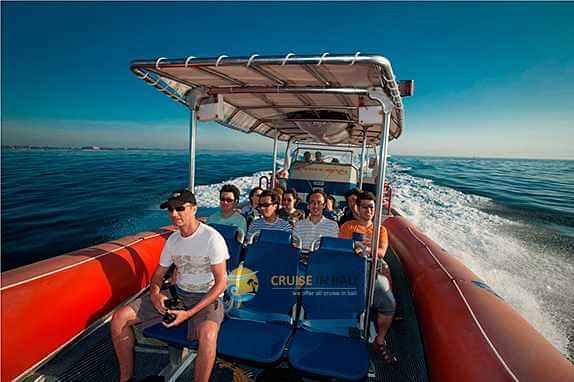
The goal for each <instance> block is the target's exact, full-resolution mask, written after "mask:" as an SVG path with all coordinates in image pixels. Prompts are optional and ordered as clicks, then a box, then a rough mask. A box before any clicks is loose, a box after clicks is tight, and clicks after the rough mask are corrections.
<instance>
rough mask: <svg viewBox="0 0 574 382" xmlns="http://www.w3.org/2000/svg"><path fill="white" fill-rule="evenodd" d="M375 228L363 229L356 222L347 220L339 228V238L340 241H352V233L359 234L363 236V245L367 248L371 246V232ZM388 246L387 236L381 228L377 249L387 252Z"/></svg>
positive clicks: (363, 227)
mask: <svg viewBox="0 0 574 382" xmlns="http://www.w3.org/2000/svg"><path fill="white" fill-rule="evenodd" d="M374 228H375V225H374V224H371V225H370V226H369V227H365V226H362V225H360V224H359V222H358V221H356V220H349V221H348V222H346V223H345V224H343V225H342V226H341V229H340V230H339V237H340V238H342V239H352V238H353V232H359V233H362V234H363V235H365V244H366V245H367V247H370V246H371V242H372V241H373V230H374ZM388 245H389V239H388V235H387V230H386V229H385V227H383V226H381V233H380V235H379V248H382V249H383V253H386V252H387V246H388Z"/></svg>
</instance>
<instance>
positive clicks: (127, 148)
mask: <svg viewBox="0 0 574 382" xmlns="http://www.w3.org/2000/svg"><path fill="white" fill-rule="evenodd" d="M0 148H1V149H12V150H84V151H138V150H140V151H183V152H185V151H188V149H187V148H158V147H130V146H122V147H107V146H97V145H86V146H49V145H46V146H37V145H14V144H2V145H1V146H0ZM197 151H216V152H241V153H257V154H266V153H268V154H269V155H271V154H273V153H272V152H267V151H256V150H249V149H245V150H242V149H239V148H234V149H225V148H212V147H208V148H197ZM278 155H280V156H283V153H279V152H278ZM388 157H389V158H392V157H418V158H445V159H451V158H452V159H515V160H554V161H574V156H573V157H526V156H516V157H512V156H488V155H487V156H481V155H472V156H465V155H449V154H440V155H437V154H400V153H397V154H389V156H388Z"/></svg>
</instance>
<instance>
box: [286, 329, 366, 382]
mask: <svg viewBox="0 0 574 382" xmlns="http://www.w3.org/2000/svg"><path fill="white" fill-rule="evenodd" d="M288 358H289V362H290V363H291V365H292V366H293V367H294V368H295V369H297V370H300V371H303V372H306V373H311V374H315V375H318V376H325V377H331V378H337V379H345V380H351V381H356V380H360V379H363V378H365V377H366V376H367V373H368V371H369V352H368V349H367V344H366V343H365V342H364V341H363V340H361V339H358V338H349V337H343V336H338V335H335V334H327V333H316V332H308V331H307V330H304V329H297V330H296V331H295V335H294V337H293V341H292V342H291V345H290V346H289V353H288Z"/></svg>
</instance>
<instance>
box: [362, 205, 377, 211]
mask: <svg viewBox="0 0 574 382" xmlns="http://www.w3.org/2000/svg"><path fill="white" fill-rule="evenodd" d="M360 207H361V208H364V209H369V210H374V209H375V206H373V205H371V204H369V205H363V204H362V205H360Z"/></svg>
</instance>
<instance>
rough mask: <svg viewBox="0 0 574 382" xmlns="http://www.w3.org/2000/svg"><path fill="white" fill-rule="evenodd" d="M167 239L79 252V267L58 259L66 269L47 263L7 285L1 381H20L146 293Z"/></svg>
mask: <svg viewBox="0 0 574 382" xmlns="http://www.w3.org/2000/svg"><path fill="white" fill-rule="evenodd" d="M169 234H170V231H163V233H161V234H153V235H149V236H143V237H142V236H140V239H141V240H139V241H136V242H135V243H134V244H132V245H129V246H126V247H121V246H120V247H118V245H117V244H115V245H113V246H114V247H115V250H114V251H113V252H111V251H110V250H109V248H110V246H109V244H110V243H106V244H104V245H99V246H95V247H90V248H86V249H85V250H80V251H76V252H74V256H73V257H75V258H76V260H77V263H76V265H75V266H74V264H73V263H72V264H69V259H61V258H58V257H56V258H54V259H52V261H53V262H54V263H57V264H59V265H61V264H62V263H66V264H68V266H66V267H63V268H56V267H55V266H54V264H52V263H51V262H50V260H48V261H43V262H41V263H38V264H35V265H31V266H28V267H26V268H27V269H26V273H27V274H28V275H35V276H33V277H31V278H30V279H28V280H19V282H18V283H16V284H13V283H11V284H10V286H7V285H3V288H2V334H3V335H2V380H12V379H14V378H16V377H18V376H20V375H21V374H22V373H23V372H25V371H26V370H28V369H29V368H31V367H33V366H34V365H36V364H37V363H38V362H40V361H41V360H43V359H44V358H45V357H47V356H49V355H50V354H51V353H53V352H54V351H56V350H57V349H58V348H59V347H61V346H62V345H63V344H65V343H67V342H68V341H69V340H71V339H73V338H74V337H75V336H77V335H78V334H80V333H81V332H82V331H83V330H84V329H86V328H88V327H89V325H90V324H92V323H93V322H95V321H96V320H98V319H99V318H101V317H102V316H104V315H106V314H107V313H109V312H110V311H112V310H113V309H114V308H115V307H116V306H117V305H119V304H120V303H122V302H123V301H125V300H127V299H128V298H129V297H131V296H133V295H134V294H136V293H138V292H139V291H140V290H142V289H143V288H145V287H146V286H147V285H148V284H149V282H150V279H151V276H152V274H153V272H154V271H155V268H156V267H157V263H158V261H159V256H160V253H161V249H162V248H163V244H164V242H165V240H166V238H167V237H168V236H169ZM83 251H86V253H87V255H82V252H83ZM96 253H98V254H99V255H96V256H94V255H95V254H96ZM68 257H69V256H68ZM88 257H89V258H91V260H90V261H85V260H86V258H88ZM54 269H59V270H56V271H54ZM15 271H16V272H17V271H18V270H17V269H16V270H15ZM16 272H14V273H16ZM3 276H4V275H3Z"/></svg>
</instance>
